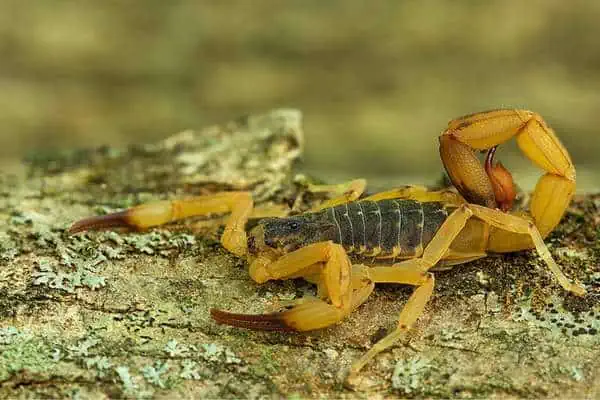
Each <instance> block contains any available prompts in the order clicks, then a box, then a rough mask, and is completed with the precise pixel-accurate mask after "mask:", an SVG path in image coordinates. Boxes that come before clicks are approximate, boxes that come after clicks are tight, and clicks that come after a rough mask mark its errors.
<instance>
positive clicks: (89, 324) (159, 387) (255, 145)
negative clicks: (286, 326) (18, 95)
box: [0, 110, 600, 398]
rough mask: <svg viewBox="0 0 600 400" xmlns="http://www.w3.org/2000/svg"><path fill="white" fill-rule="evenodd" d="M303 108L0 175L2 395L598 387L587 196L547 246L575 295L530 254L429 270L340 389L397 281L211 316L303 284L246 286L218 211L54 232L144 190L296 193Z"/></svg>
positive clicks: (596, 206)
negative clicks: (357, 300)
mask: <svg viewBox="0 0 600 400" xmlns="http://www.w3.org/2000/svg"><path fill="white" fill-rule="evenodd" d="M300 118H301V115H300V113H299V112H298V111H295V110H275V111H272V112H270V113H268V114H265V115H259V116H250V117H246V118H244V119H240V120H238V121H236V122H232V123H229V124H225V125H222V126H215V127H210V128H207V129H205V130H202V131H200V132H192V131H186V132H183V133H180V134H177V135H175V136H172V137H169V138H167V139H166V140H164V141H161V142H159V143H156V144H151V145H139V146H134V147H130V148H128V149H108V148H105V149H95V150H83V151H81V150H77V151H69V152H65V153H62V154H55V155H50V156H44V157H43V158H38V159H30V160H29V163H28V164H27V165H26V166H24V167H22V169H21V172H20V173H17V174H13V175H7V174H4V175H0V219H1V220H2V221H3V224H2V225H0V318H1V320H0V396H2V397H43V396H50V397H75V396H82V397H86V398H87V397H92V398H102V397H136V398H137V397H187V398H190V397H192V398H200V397H204V398H217V397H218V398H265V397H280V396H290V397H293V396H298V397H319V396H325V397H366V396H369V397H371V396H380V397H385V396H411V397H429V398H430V397H441V398H447V397H450V396H454V397H485V396H492V395H493V396H496V397H515V396H520V397H534V396H535V397H541V396H548V397H588V398H590V397H598V395H600V392H599V390H600V389H599V386H598V385H599V384H598V382H599V381H600V380H599V378H600V377H599V371H600V364H599V363H600V361H599V360H600V357H599V356H600V333H599V330H600V267H599V261H600V244H599V241H598V238H599V236H600V230H599V229H600V197H598V196H583V197H579V198H578V199H577V200H576V201H575V202H574V204H573V206H572V207H571V208H570V209H569V211H568V213H567V215H566V217H565V219H564V221H563V223H562V224H561V225H560V227H559V228H558V229H557V231H556V232H554V233H553V234H552V235H551V236H550V238H549V239H548V240H547V243H548V244H549V245H550V248H551V251H552V253H553V255H554V257H555V258H556V259H557V260H558V261H559V263H560V264H561V265H562V266H563V268H564V270H565V272H566V273H567V274H568V275H569V276H571V277H575V278H577V279H579V280H580V281H581V282H582V283H583V284H584V285H585V286H586V287H587V289H588V291H589V294H588V295H587V296H586V297H585V298H583V299H580V298H575V297H572V296H570V295H569V294H567V293H565V292H564V291H562V290H561V288H560V287H559V286H558V285H557V284H556V283H555V282H554V281H553V280H552V278H551V276H550V275H549V273H548V272H547V271H546V269H545V268H544V267H543V263H542V262H541V261H540V260H539V259H538V258H537V256H536V255H535V253H533V252H523V253H519V254H511V255H504V256H493V257H488V258H486V259H483V260H480V261H478V262H474V263H470V264H467V265H463V266H460V267H457V268H455V269H454V270H452V271H449V272H445V273H439V274H438V275H437V286H436V291H435V294H434V298H433V300H432V301H431V303H430V305H429V306H428V308H427V311H426V314H425V316H424V317H423V318H422V319H421V321H420V323H419V324H418V327H417V329H416V330H415V331H414V332H413V333H412V334H411V335H410V337H409V339H411V341H410V343H409V344H408V345H406V346H402V345H399V346H397V347H396V348H394V349H393V350H392V351H389V352H386V353H384V354H382V355H381V356H379V357H377V359H376V360H375V362H373V363H371V364H370V365H369V366H368V367H367V368H366V369H365V371H364V372H363V374H362V375H361V376H362V377H363V379H362V381H361V382H359V385H358V386H357V388H355V390H356V391H350V390H349V389H346V388H344V387H343V385H342V382H343V379H344V377H345V373H346V371H347V368H348V366H349V364H350V363H351V362H352V360H354V359H356V357H357V356H358V355H360V354H361V353H362V352H363V351H364V350H365V349H366V348H368V347H370V346H371V345H372V344H373V343H374V342H375V341H377V340H378V338H380V337H381V336H382V334H383V331H382V329H384V330H387V329H390V328H391V327H393V325H394V323H395V318H396V316H397V314H398V312H399V311H400V309H401V308H402V305H403V304H404V301H405V300H406V298H407V297H408V294H409V293H410V288H406V287H401V286H396V285H382V286H381V287H380V288H378V290H376V292H375V293H374V294H373V295H372V298H371V299H369V301H368V302H367V303H366V304H365V305H364V306H362V307H361V308H360V309H359V310H358V311H357V312H356V313H355V314H353V315H352V316H350V317H349V318H348V319H347V320H345V321H344V322H343V323H341V324H339V325H337V326H335V327H332V328H329V329H326V330H323V331H321V332H315V333H311V334H280V333H261V332H248V331H244V330H238V329H232V328H228V327H224V326H219V325H216V324H215V323H214V322H213V321H211V319H210V317H209V315H208V310H209V309H210V308H211V307H218V308H222V309H236V310H247V311H248V312H262V311H265V310H272V309H274V308H276V307H277V306H278V305H281V304H283V303H284V302H285V301H287V300H290V299H294V298H297V297H299V296H303V295H306V294H312V293H314V289H313V288H312V287H311V285H309V284H306V283H303V282H300V281H284V282H270V283H267V284H265V285H257V284H255V283H253V282H252V281H251V280H250V279H249V277H248V275H247V272H246V265H245V262H244V261H243V260H240V259H238V258H236V257H235V256H233V255H231V254H229V253H227V252H226V251H225V250H223V248H222V247H221V246H220V244H219V242H218V241H217V240H216V239H217V238H218V233H219V221H220V220H219V219H216V220H211V219H208V220H207V219H202V221H200V222H198V221H195V222H194V223H193V224H188V223H185V222H184V223H181V224H176V225H172V226H169V227H165V228H161V229H153V230H151V231H147V232H138V233H126V232H91V233H86V234H83V235H78V236H73V237H70V236H68V235H66V234H65V228H66V227H68V226H69V225H70V224H71V223H72V222H73V221H75V220H77V219H80V218H82V217H85V216H89V215H93V214H98V213H102V212H106V211H113V210H115V209H116V208H121V207H128V206H130V205H133V204H138V203H140V202H145V201H149V200H155V199H164V198H175V197H185V196H192V195H199V194H203V193H210V192H214V191H220V190H231V189H235V190H240V189H242V190H251V191H252V192H253V194H254V195H255V198H256V199H257V201H258V203H259V204H263V203H274V204H284V203H286V204H287V203H288V202H289V201H290V200H294V199H297V198H302V196H299V194H301V190H302V189H301V188H300V187H298V186H296V185H294V183H293V182H294V176H293V164H294V162H295V160H297V159H298V157H299V156H300V155H301V151H302V129H301V120H300Z"/></svg>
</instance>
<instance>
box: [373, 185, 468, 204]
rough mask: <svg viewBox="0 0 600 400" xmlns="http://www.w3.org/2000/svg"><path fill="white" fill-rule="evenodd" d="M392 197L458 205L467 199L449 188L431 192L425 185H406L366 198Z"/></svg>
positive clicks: (382, 198)
mask: <svg viewBox="0 0 600 400" xmlns="http://www.w3.org/2000/svg"><path fill="white" fill-rule="evenodd" d="M390 199H407V200H416V201H420V202H424V203H425V202H433V201H439V202H442V203H444V204H448V205H456V206H459V205H461V204H464V203H465V199H463V198H462V197H461V196H460V195H459V194H457V193H454V192H451V191H449V190H442V191H436V192H430V191H428V190H427V188H426V187H424V186H406V187H403V188H397V189H392V190H386V191H385V192H380V193H376V194H374V195H372V196H368V197H366V198H365V200H371V201H379V200H390Z"/></svg>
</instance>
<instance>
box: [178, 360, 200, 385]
mask: <svg viewBox="0 0 600 400" xmlns="http://www.w3.org/2000/svg"><path fill="white" fill-rule="evenodd" d="M179 377H180V378H183V379H189V380H196V381H197V380H200V379H202V375H201V374H200V371H199V370H198V363H197V362H196V361H192V360H182V361H181V372H179Z"/></svg>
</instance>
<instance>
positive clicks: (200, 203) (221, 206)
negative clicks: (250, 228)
mask: <svg viewBox="0 0 600 400" xmlns="http://www.w3.org/2000/svg"><path fill="white" fill-rule="evenodd" d="M252 209H253V201H252V196H251V194H250V192H223V193H217V194H213V195H207V196H200V197H193V198H190V199H185V200H171V201H158V202H154V203H147V204H141V205H139V206H136V207H132V208H128V209H126V210H124V211H120V212H116V213H113V214H108V215H102V216H97V217H90V218H85V219H82V220H80V221H77V222H75V223H74V224H73V226H71V228H70V229H69V233H77V232H82V231H85V230H93V229H103V228H113V227H129V228H133V229H146V228H150V227H153V226H159V225H163V224H166V223H169V222H173V221H177V220H180V219H183V218H187V217H192V216H199V215H208V214H224V213H228V212H230V213H231V215H230V216H229V219H228V222H227V224H226V226H225V231H224V232H223V236H222V237H221V243H222V244H223V247H225V248H226V249H227V250H229V251H231V252H232V253H234V254H236V255H238V256H243V255H245V254H246V252H247V240H246V231H245V225H246V222H247V221H248V217H249V215H250V213H251V212H252Z"/></svg>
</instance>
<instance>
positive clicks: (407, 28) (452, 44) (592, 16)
mask: <svg viewBox="0 0 600 400" xmlns="http://www.w3.org/2000/svg"><path fill="white" fill-rule="evenodd" d="M599 20H600V2H593V1H582V0H576V1H571V2H564V1H558V0H548V1H530V2H526V3H524V2H521V1H517V0H495V1H488V2H460V3H458V2H446V1H440V0H438V1H435V0H432V1H423V2H399V1H392V0H390V1H380V2H369V3H367V2H362V1H356V0H353V1H347V0H345V1H343V0H337V1H329V2H321V1H314V0H310V1H287V2H281V1H275V0H272V1H243V2H216V1H214V2H194V1H183V0H179V1H177V0H172V1H156V0H154V1H144V2H117V1H102V2H69V1H52V2H50V1H27V2H23V1H21V0H4V1H2V2H0V93H1V96H0V165H1V164H3V163H4V164H7V163H8V160H9V159H13V160H14V159H17V158H22V156H23V155H24V154H25V153H36V152H46V151H52V150H53V149H57V148H72V147H81V146H85V147H90V146H98V145H102V144H109V145H114V146H116V145H125V144H129V143H137V142H147V141H154V140H157V139H159V138H163V137H166V136H167V135H170V134H172V133H174V132H176V131H179V130H182V129H185V128H200V127H203V126H205V125H208V124H212V123H216V122H222V121H227V120H229V119H231V118H233V117H236V116H238V115H242V114H249V113H257V112H263V111H265V110H267V109H270V108H276V107H297V108H300V109H301V110H303V112H304V115H305V131H306V157H305V166H304V167H305V169H307V170H309V171H312V172H314V173H317V174H318V175H320V176H322V177H323V178H325V179H335V180H337V179H347V178H350V177H357V176H366V177H369V178H375V181H376V182H380V183H381V184H382V185H383V184H385V185H386V186H391V185H392V184H398V183H401V182H405V183H428V182H429V183H431V182H433V181H435V180H436V179H438V178H439V177H440V176H441V166H440V163H439V161H438V154H437V139H436V136H437V135H438V134H439V132H440V131H441V130H442V129H443V128H444V127H445V125H446V123H447V121H448V120H449V119H451V118H454V117H457V116H460V115H462V114H467V113H472V112H474V111H480V110H485V109H490V108H500V107H519V108H528V109H532V110H535V111H538V112H539V113H541V114H542V115H543V116H544V117H545V118H546V119H547V121H548V122H549V123H550V124H551V126H553V127H554V128H555V130H556V131H557V132H558V134H559V136H560V137H561V139H562V140H563V142H564V143H565V145H566V146H567V148H568V149H569V150H570V151H571V153H572V155H573V158H574V160H575V162H576V164H577V166H578V173H579V175H578V177H579V182H580V185H579V187H580V189H583V190H595V189H598V188H599V186H600V179H598V177H599V174H598V173H596V172H595V170H597V169H598V168H600V161H599V160H600V158H599V157H597V154H598V153H599V152H600V135H599V134H598V132H597V131H598V128H597V127H598V120H599V114H600V46H599V42H598V38H599V37H600V24H598V21H599ZM513 148H514V147H513ZM507 153H510V155H508V154H507ZM499 158H500V159H503V160H506V159H508V162H507V164H508V166H509V167H511V168H513V169H515V170H516V171H517V176H516V178H517V180H520V181H521V182H522V181H523V178H524V179H525V182H526V183H525V186H531V184H532V182H533V181H534V180H535V177H536V175H537V171H535V170H533V169H531V168H529V166H528V165H527V163H526V162H523V161H520V158H519V157H518V155H517V154H516V153H515V152H513V151H509V152H502V153H500V154H499ZM519 178H521V179H519Z"/></svg>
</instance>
